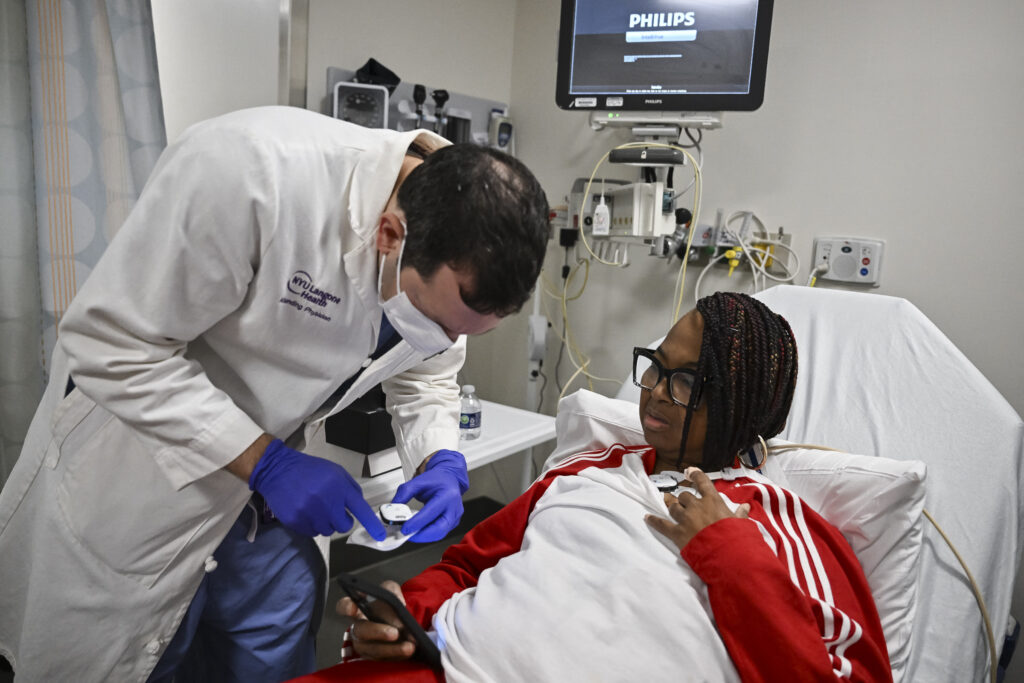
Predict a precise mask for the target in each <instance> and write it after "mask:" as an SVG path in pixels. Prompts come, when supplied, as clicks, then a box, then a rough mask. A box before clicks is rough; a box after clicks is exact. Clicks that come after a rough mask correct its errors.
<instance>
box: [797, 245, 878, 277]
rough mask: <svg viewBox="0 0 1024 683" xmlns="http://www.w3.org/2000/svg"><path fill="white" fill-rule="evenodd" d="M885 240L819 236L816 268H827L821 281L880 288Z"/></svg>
mask: <svg viewBox="0 0 1024 683" xmlns="http://www.w3.org/2000/svg"><path fill="white" fill-rule="evenodd" d="M884 251H885V242H884V241H883V240H875V239H864V238H861V237H815V238H814V264H813V266H812V268H814V267H819V266H820V267H826V266H827V268H828V270H826V271H825V272H824V273H822V274H820V275H819V276H818V279H820V280H832V281H833V282H850V283H854V284H861V285H871V286H872V287H877V286H878V285H879V279H880V277H881V272H882V255H883V253H884Z"/></svg>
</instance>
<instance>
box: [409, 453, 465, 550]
mask: <svg viewBox="0 0 1024 683" xmlns="http://www.w3.org/2000/svg"><path fill="white" fill-rule="evenodd" d="M468 488H469V472H468V471H467V470H466V458H465V456H463V455H462V453H459V452H458V451H448V450H441V451H438V452H437V453H434V455H433V456H431V458H430V460H428V461H427V467H426V469H425V470H424V471H423V474H421V475H418V476H415V477H413V478H412V479H410V480H409V481H407V482H405V483H404V484H402V485H401V486H399V487H398V490H397V491H395V497H394V499H393V500H392V501H391V502H392V503H408V502H409V500H410V499H412V498H415V499H416V500H418V501H422V502H423V503H426V505H424V506H423V509H422V510H420V511H419V512H417V513H416V514H415V515H413V518H412V519H410V520H409V521H408V522H406V523H405V524H403V525H402V533H403V534H405V535H406V536H411V535H412V534H416V535H415V536H413V537H412V538H411V539H409V540H411V541H415V542H417V543H430V542H432V541H440V540H441V539H442V538H444V537H445V536H447V535H448V532H449V531H451V530H452V529H454V528H455V525H456V524H458V523H459V520H460V519H462V494H463V493H465V492H466V489H468Z"/></svg>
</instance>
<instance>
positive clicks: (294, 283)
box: [280, 270, 341, 320]
mask: <svg viewBox="0 0 1024 683" xmlns="http://www.w3.org/2000/svg"><path fill="white" fill-rule="evenodd" d="M288 291H289V292H291V293H292V294H295V295H297V296H298V297H299V298H300V299H303V300H304V302H302V301H295V300H294V299H290V298H288V297H287V296H285V297H281V300H280V303H282V304H288V305H289V306H292V307H294V308H295V309H296V310H299V311H303V312H305V313H308V314H310V315H312V316H313V317H315V318H320V319H321V320H330V319H331V316H329V315H327V314H326V312H325V310H324V309H326V308H327V304H329V303H330V304H336V303H339V302H340V301H341V299H340V298H338V297H337V296H335V295H333V294H331V293H330V292H327V291H325V290H323V289H320V288H319V287H317V286H316V285H315V284H314V283H313V278H312V277H310V275H309V273H307V272H306V271H304V270H297V271H295V273H294V274H293V275H292V276H291V277H290V278H289V279H288ZM314 306H316V307H317V308H314Z"/></svg>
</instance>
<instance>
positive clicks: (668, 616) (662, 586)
mask: <svg viewBox="0 0 1024 683" xmlns="http://www.w3.org/2000/svg"><path fill="white" fill-rule="evenodd" d="M796 375H797V350H796V343H795V340H794V337H793V333H792V331H791V330H790V328H789V325H788V324H787V323H786V321H785V320H784V319H783V318H782V317H781V316H779V315H777V314H776V313H774V312H772V311H771V310H769V309H768V308H767V307H766V306H765V305H764V304H763V303H761V302H760V301H758V300H756V299H753V298H751V297H749V296H746V295H744V294H734V293H717V294H714V295H711V296H708V297H705V298H703V299H701V300H700V301H699V302H698V303H697V307H696V309H695V310H693V311H690V312H689V313H688V314H687V315H685V316H683V317H682V318H681V319H680V320H679V321H678V322H677V323H676V324H675V325H673V326H672V328H671V329H670V330H669V332H668V334H667V336H666V337H665V339H664V341H663V342H662V343H661V344H660V345H659V346H658V348H656V349H642V348H637V349H634V351H633V379H634V382H636V383H637V384H638V385H639V386H640V387H641V396H640V423H641V426H642V428H643V434H644V438H645V440H646V441H647V444H646V445H641V446H622V445H618V444H615V445H608V447H607V448H605V449H603V450H599V451H592V452H587V453H580V454H578V455H575V456H572V457H568V458H566V459H562V460H560V461H559V462H558V463H557V465H555V466H553V467H552V468H551V469H549V470H548V471H547V472H546V473H545V474H544V475H543V476H541V478H539V479H538V480H537V481H536V482H534V484H533V485H532V486H531V487H530V488H529V489H528V490H527V491H526V492H525V493H524V494H523V495H522V496H520V497H519V498H517V499H516V500H514V501H512V502H511V503H509V504H508V505H507V506H506V507H504V508H503V509H502V510H500V511H499V512H497V513H495V514H494V515H492V516H491V517H490V518H488V519H486V520H484V521H483V522H481V523H480V524H479V525H477V526H476V527H475V528H474V529H472V530H471V531H470V532H469V533H467V534H466V536H465V537H464V539H463V540H462V541H461V542H460V543H458V544H456V545H454V546H452V547H450V548H449V549H448V551H447V552H446V553H445V554H444V557H443V558H442V560H441V562H440V563H438V564H436V565H434V566H432V567H430V568H428V569H427V570H425V571H424V572H422V573H421V574H420V575H418V576H416V577H414V578H412V579H411V580H409V581H407V582H406V583H405V584H404V585H403V586H401V588H399V586H398V585H397V584H394V583H391V582H386V583H385V585H386V586H388V587H389V588H390V589H391V590H393V591H394V592H396V593H397V594H399V595H401V596H403V598H404V600H405V601H406V602H407V604H408V607H409V609H410V611H411V612H412V614H413V615H414V616H415V617H416V618H417V619H418V620H419V621H420V622H421V624H423V626H424V627H425V628H428V629H430V632H431V633H432V634H433V635H434V636H435V638H436V641H437V643H438V645H439V647H440V649H441V653H442V662H443V666H444V672H443V676H444V678H445V679H446V680H448V681H502V682H504V681H662V680H673V681H675V680H682V681H786V682H787V683H788V682H790V681H826V680H843V681H847V680H848V681H889V680H892V676H891V673H890V669H889V660H888V656H887V651H886V645H885V640H884V638H883V635H882V628H881V625H880V623H879V619H878V614H877V611H876V609H875V605H874V602H873V600H872V597H871V592H870V589H869V588H868V585H867V581H866V580H865V578H864V573H863V571H862V570H861V568H860V565H859V564H858V562H857V559H856V557H855V556H854V554H853V551H852V550H851V549H850V546H849V544H848V543H847V542H846V541H845V539H844V538H843V537H842V535H841V534H840V533H839V532H838V531H837V530H836V529H835V528H834V527H832V526H831V525H830V524H828V522H826V521H825V520H824V519H823V518H822V517H820V516H819V515H818V514H817V513H816V512H814V511H813V510H811V509H810V508H808V507H807V506H806V505H805V504H803V502H802V501H801V500H800V499H799V498H798V497H797V496H796V495H795V494H793V493H792V492H790V491H788V490H786V489H783V488H781V487H779V486H777V485H775V484H773V483H772V482H771V481H770V480H768V479H767V478H766V477H764V476H763V475H761V474H760V472H759V471H758V469H757V468H758V467H759V465H760V464H761V462H762V461H763V458H765V457H767V446H766V445H765V441H766V440H767V439H769V438H771V437H773V436H775V435H776V434H778V433H779V431H780V430H781V429H782V427H783V425H784V424H785V421H786V417H787V414H788V412H789V407H790V403H791V401H792V397H793V389H794V386H795V382H796ZM338 611H339V612H340V613H341V614H344V615H347V616H351V617H357V620H356V621H355V623H354V624H353V627H352V628H351V629H350V631H349V633H348V634H347V643H348V644H349V645H351V647H347V649H348V651H349V652H350V653H351V652H352V651H353V650H354V652H355V653H356V654H357V655H358V657H356V658H355V659H354V661H350V662H348V663H346V664H342V665H340V666H339V667H337V668H336V669H334V670H329V671H337V672H338V674H339V675H340V674H341V673H342V672H344V673H345V675H346V676H349V677H346V678H345V679H344V680H358V674H360V673H362V674H365V675H368V676H369V678H371V679H372V678H380V677H385V678H387V680H395V679H397V678H398V674H397V672H395V671H392V670H390V669H389V668H388V667H395V666H398V667H409V666H410V665H412V662H408V661H402V662H394V661H388V662H380V661H371V660H381V659H383V660H405V659H408V658H409V657H410V656H412V655H413V654H414V651H415V645H414V644H413V643H412V642H410V639H409V638H408V637H407V636H406V635H404V634H403V633H401V631H400V629H399V628H396V627H395V626H394V625H386V624H378V623H374V622H369V621H365V620H362V619H359V618H358V617H359V616H360V615H359V614H358V612H357V609H356V607H355V605H353V604H352V602H351V601H350V600H348V599H347V598H346V599H344V600H342V601H341V602H340V603H339V604H338ZM389 616H390V615H389ZM392 624H395V625H397V624H399V622H398V621H397V620H394V621H392ZM419 674H422V675H424V676H427V678H425V679H424V680H432V678H431V677H435V676H436V677H437V680H441V675H442V674H441V673H438V672H430V671H429V670H427V671H420V672H419ZM324 680H330V679H329V678H326V679H324Z"/></svg>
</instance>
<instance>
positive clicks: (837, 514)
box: [544, 390, 925, 681]
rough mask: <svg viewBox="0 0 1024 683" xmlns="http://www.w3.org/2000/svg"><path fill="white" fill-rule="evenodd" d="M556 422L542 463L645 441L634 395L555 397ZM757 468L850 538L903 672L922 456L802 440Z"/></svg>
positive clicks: (916, 560) (917, 551)
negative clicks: (892, 455) (877, 453)
mask: <svg viewBox="0 0 1024 683" xmlns="http://www.w3.org/2000/svg"><path fill="white" fill-rule="evenodd" d="M555 424H556V432H557V442H556V445H555V450H554V452H553V453H552V454H551V456H550V457H549V458H548V459H547V461H546V462H545V463H544V470H545V471H546V470H548V469H550V468H552V467H554V466H556V465H557V464H558V463H559V462H560V461H562V460H564V459H565V458H567V457H569V456H571V455H574V454H576V453H581V452H585V451H589V450H595V449H598V448H605V447H607V446H609V445H611V444H613V443H621V444H624V445H637V444H643V443H645V441H644V435H643V430H642V429H641V427H640V416H639V408H638V406H637V404H636V403H633V402H629V401H622V400H619V399H614V398H608V397H605V396H601V395H600V394H595V393H593V392H590V391H586V390H580V391H577V392H575V393H573V394H571V395H569V396H566V397H565V398H564V399H562V400H561V401H560V402H559V404H558V415H557V417H556V420H555ZM784 443H785V442H782V441H773V442H772V445H782V444H784ZM762 472H763V473H764V475H765V476H766V477H768V478H769V479H771V480H772V481H774V482H775V483H777V484H778V485H780V486H782V487H784V488H787V489H789V490H790V491H793V492H794V493H795V494H797V495H798V496H800V498H802V499H803V500H804V501H805V502H806V503H807V504H808V505H810V506H811V508H813V509H814V510H815V511H816V512H818V514H820V515H821V516H822V517H824V518H825V519H826V520H828V521H829V523H831V524H832V525H833V526H835V527H836V528H837V529H839V531H840V532H841V533H842V534H843V536H844V537H845V538H846V540H847V541H848V542H849V544H850V547H851V548H853V551H854V553H855V554H856V555H857V559H858V560H859V561H860V564H861V567H863V569H864V574H865V576H866V577H867V580H868V585H869V586H870V587H871V593H872V596H873V597H874V599H875V605H876V607H877V608H878V615H879V618H880V620H881V623H882V630H883V632H884V634H885V641H886V645H887V646H888V649H889V661H890V663H891V664H892V671H893V680H894V681H900V680H902V679H903V676H904V674H905V672H906V668H907V665H908V663H909V659H910V636H911V628H912V626H913V623H914V612H915V609H916V605H917V578H918V572H919V569H920V558H921V543H922V538H923V524H924V520H923V518H922V515H921V510H922V509H923V507H924V496H925V486H924V482H925V465H924V463H923V462H920V461H918V460H907V461H900V460H891V459H889V458H881V457H874V456H866V455H853V454H850V453H837V452H834V451H821V450H810V449H802V448H799V449H793V450H785V451H782V452H780V453H778V454H773V455H772V456H771V457H769V458H768V461H767V462H766V463H765V465H764V467H763V468H762Z"/></svg>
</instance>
